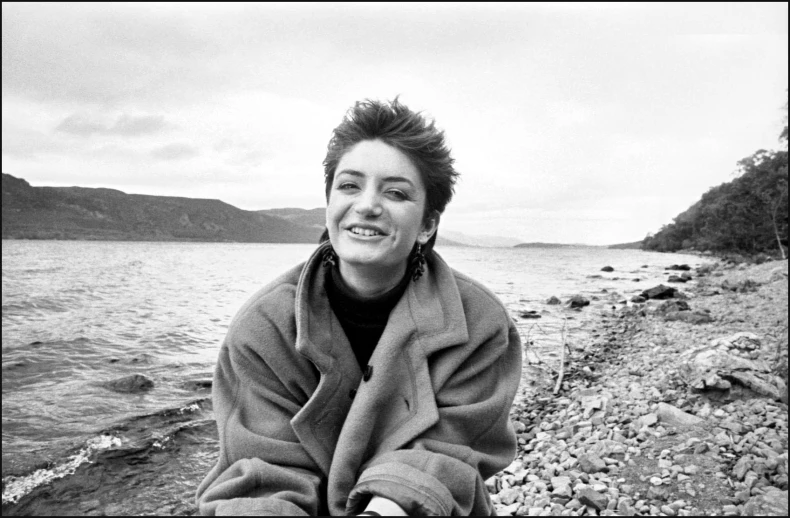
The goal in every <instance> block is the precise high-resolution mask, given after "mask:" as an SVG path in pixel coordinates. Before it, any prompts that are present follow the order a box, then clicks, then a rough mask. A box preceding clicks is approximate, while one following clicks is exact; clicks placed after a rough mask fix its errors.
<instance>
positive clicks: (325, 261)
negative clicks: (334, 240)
mask: <svg viewBox="0 0 790 518" xmlns="http://www.w3.org/2000/svg"><path fill="white" fill-rule="evenodd" d="M321 264H322V266H324V267H325V268H326V267H329V266H335V265H336V264H337V254H336V253H335V249H334V248H332V245H329V247H328V248H327V249H326V250H325V251H324V255H323V257H322V258H321Z"/></svg>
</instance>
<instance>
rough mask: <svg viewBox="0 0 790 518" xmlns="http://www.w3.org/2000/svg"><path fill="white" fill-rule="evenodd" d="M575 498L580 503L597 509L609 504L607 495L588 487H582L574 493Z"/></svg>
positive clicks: (599, 509) (601, 509)
mask: <svg viewBox="0 0 790 518" xmlns="http://www.w3.org/2000/svg"><path fill="white" fill-rule="evenodd" d="M576 498H578V499H579V502H581V503H582V504H584V505H586V506H588V507H592V508H593V509H596V510H598V511H603V510H604V509H606V506H607V505H608V504H609V497H608V496H606V495H603V494H601V493H599V492H597V491H595V490H593V489H592V488H590V487H585V488H582V489H581V490H580V491H579V492H578V494H577V495H576Z"/></svg>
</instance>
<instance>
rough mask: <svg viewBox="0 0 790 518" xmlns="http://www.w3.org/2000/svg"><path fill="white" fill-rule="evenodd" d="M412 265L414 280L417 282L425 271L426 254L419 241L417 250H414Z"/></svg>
mask: <svg viewBox="0 0 790 518" xmlns="http://www.w3.org/2000/svg"><path fill="white" fill-rule="evenodd" d="M411 265H412V268H413V269H414V273H413V274H412V277H411V279H412V281H414V282H417V279H419V278H420V277H422V274H423V273H425V255H424V254H423V253H422V245H421V244H420V243H417V250H416V251H415V252H414V257H412V259H411Z"/></svg>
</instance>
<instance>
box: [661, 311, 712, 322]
mask: <svg viewBox="0 0 790 518" xmlns="http://www.w3.org/2000/svg"><path fill="white" fill-rule="evenodd" d="M664 320H667V321H670V322H675V321H681V322H688V323H689V324H707V323H710V322H713V317H712V316H710V314H709V313H706V312H704V311H670V312H669V313H667V314H666V315H664Z"/></svg>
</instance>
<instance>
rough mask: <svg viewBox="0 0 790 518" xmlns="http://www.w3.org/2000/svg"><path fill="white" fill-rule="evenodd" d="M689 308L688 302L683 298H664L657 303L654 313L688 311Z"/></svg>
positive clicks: (663, 313)
mask: <svg viewBox="0 0 790 518" xmlns="http://www.w3.org/2000/svg"><path fill="white" fill-rule="evenodd" d="M690 310H691V308H690V307H689V305H688V302H686V301H684V300H674V299H673V300H665V301H664V302H662V303H661V304H659V305H658V307H657V308H656V313H661V314H662V315H665V314H667V313H672V312H673V311H690Z"/></svg>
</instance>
